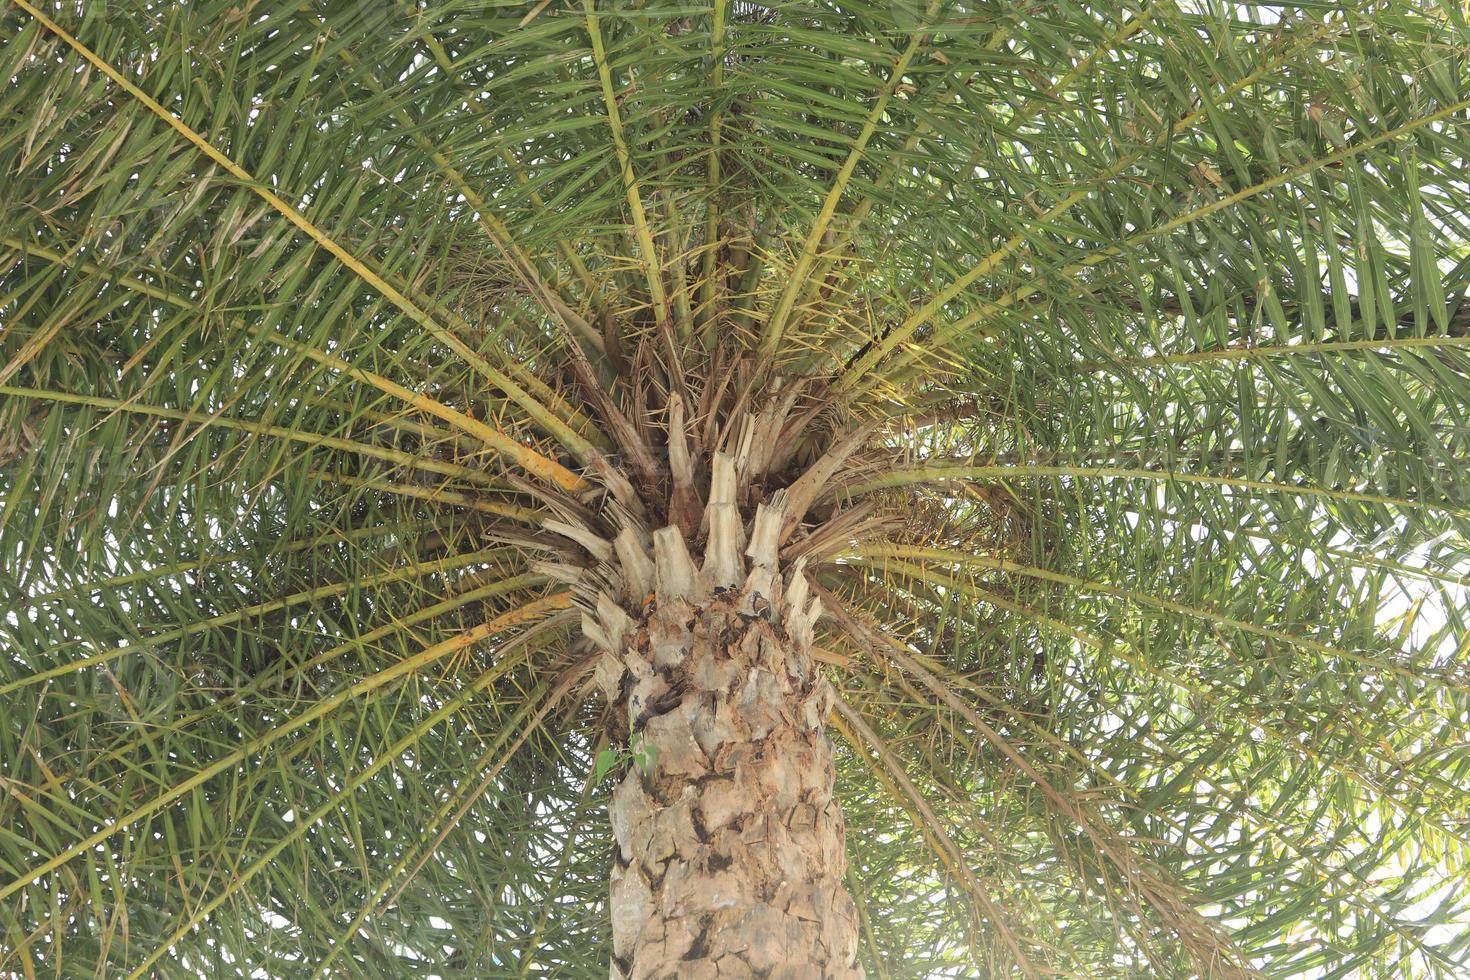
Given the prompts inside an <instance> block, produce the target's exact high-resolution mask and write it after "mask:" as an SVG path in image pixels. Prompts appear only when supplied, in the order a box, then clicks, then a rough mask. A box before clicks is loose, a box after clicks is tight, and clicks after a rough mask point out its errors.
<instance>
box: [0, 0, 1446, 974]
mask: <svg viewBox="0 0 1470 980" xmlns="http://www.w3.org/2000/svg"><path fill="white" fill-rule="evenodd" d="M1466 18H1467V15H1466V11H1465V8H1464V6H1463V5H1456V4H1453V3H1437V2H1428V0H1425V2H1417V0H1414V2H1410V0H1384V2H1360V3H1351V2H1349V3H1304V4H1295V5H1292V4H1288V5H1274V4H1272V5H1265V4H1253V3H1217V2H1213V0H1200V2H1183V0H1163V2H1150V3H1146V4H1122V5H1101V6H1099V5H1081V4H1075V3H1070V2H1066V0H1061V2H1053V3H1046V4H1009V3H968V2H959V0H954V2H950V0H930V2H920V0H888V2H872V3H869V2H863V0H858V2H845V0H844V2H841V3H826V2H820V0H816V2H801V3H795V2H793V3H784V2H776V0H771V2H769V3H765V4H756V3H749V2H745V0H714V3H713V4H705V3H700V4H685V3H639V2H631V0H629V2H617V3H610V2H606V0H604V2H601V3H596V2H593V0H583V2H580V3H571V2H563V0H541V2H538V3H532V4H516V3H500V2H469V0H449V2H443V3H438V2H434V0H421V2H415V3H408V2H401V0H306V2H293V3H275V2H271V0H262V2H253V0H230V2H211V0H199V2H188V3H178V4H154V3H142V2H133V0H107V2H105V3H52V4H45V3H42V2H41V0H11V2H10V4H9V5H8V6H7V7H6V8H5V10H4V13H3V14H0V33H3V37H4V47H3V49H0V77H3V79H4V80H5V87H4V90H3V93H0V187H3V193H0V612H3V615H0V973H6V974H7V975H9V974H12V973H13V974H16V975H20V976H27V977H30V976H109V977H110V976H128V975H130V974H131V975H139V976H143V975H147V976H169V977H172V976H178V977H195V976H221V977H227V976H242V977H245V976H269V977H296V976H302V977H307V976H313V975H331V976H337V975H343V976H361V977H399V976H405V977H407V976H423V977H430V976H437V977H445V978H448V977H492V976H495V977H499V976H506V977H511V976H514V977H527V976H552V975H555V976H602V975H606V973H607V957H608V950H607V940H606V936H607V919H608V909H607V899H606V877H607V869H608V855H609V847H610V843H609V840H610V838H609V834H608V831H607V829H606V827H605V818H604V812H603V811H604V803H605V795H606V786H602V785H598V784H597V780H595V779H593V778H592V777H593V776H594V775H595V774H594V772H593V770H594V765H595V763H594V760H596V759H597V758H598V757H599V755H601V754H603V753H606V752H608V751H612V752H613V753H614V756H616V753H618V752H620V751H621V750H622V747H621V746H613V747H611V748H610V747H609V746H608V745H607V744H606V743H605V740H604V735H603V733H604V731H605V729H606V722H607V713H608V710H609V709H608V708H607V706H606V705H605V704H604V703H603V702H602V701H601V700H600V699H599V698H597V697H596V696H594V695H591V694H590V693H589V692H588V690H587V688H586V687H585V685H584V684H583V680H584V677H583V671H584V667H585V662H584V661H585V657H584V651H583V649H582V646H581V644H580V639H579V637H580V633H579V622H580V620H579V617H578V615H577V612H576V611H575V610H574V609H573V608H572V607H571V602H570V600H569V598H568V595H567V592H566V591H565V590H564V589H563V588H562V586H561V584H560V583H558V582H557V581H556V580H555V578H554V576H548V575H547V574H546V572H545V568H544V567H543V566H542V565H541V564H539V563H538V562H537V560H536V558H537V551H536V547H537V546H536V545H534V544H527V543H526V541H527V540H530V539H529V538H526V539H522V538H517V537H516V534H515V533H513V532H511V531H507V530H506V529H507V528H517V527H524V528H530V529H536V528H539V527H540V526H541V525H542V524H543V523H544V521H545V520H546V519H547V517H548V513H547V512H546V511H545V510H544V508H543V506H542V503H541V502H542V501H544V500H545V499H547V494H550V493H553V492H555V493H560V494H564V495H565V496H566V498H567V499H572V498H573V496H574V495H577V494H583V495H585V494H586V493H588V492H589V487H594V486H602V485H607V484H608V483H609V481H611V480H613V478H614V476H613V475H614V474H615V473H616V472H617V471H619V470H620V469H626V470H627V471H629V472H637V471H638V467H639V466H641V465H643V464H642V463H640V461H639V460H638V459H636V458H633V457H630V456H629V455H628V454H627V453H625V452H623V447H624V436H623V435H622V434H620V432H619V431H617V430H616V429H615V427H613V426H610V425H609V424H607V421H606V420H607V418H608V417H609V415H608V413H607V412H606V411H605V409H604V407H603V406H601V403H598V402H596V401H595V400H594V399H592V398H590V396H588V395H587V391H588V390H589V384H588V381H587V379H589V378H592V379H599V380H600V381H602V382H603V383H605V384H606V385H607V386H608V388H609V390H610V391H612V392H613V393H614V395H615V396H616V398H618V399H621V400H622V401H621V404H622V405H623V407H624V408H625V409H626V410H627V416H628V418H630V419H631V420H632V421H630V422H629V423H628V424H629V425H630V426H632V427H634V428H639V427H641V426H643V425H644V421H643V416H640V415H639V414H638V411H641V410H642V407H643V406H641V405H640V406H633V407H629V406H630V405H631V402H632V400H633V399H634V394H633V392H634V388H632V387H630V386H628V385H626V384H625V381H624V380H620V379H627V378H630V377H639V376H669V377H672V376H673V375H675V374H676V373H677V371H676V370H675V367H674V363H675V362H677V361H678V359H679V358H681V357H682V358H684V359H685V366H686V367H687V368H688V371H689V373H690V375H691V376H695V377H698V379H699V384H700V385H702V386H704V388H705V389H706V390H709V386H713V385H716V384H723V383H724V380H723V379H725V378H726V377H729V378H730V379H733V380H732V381H731V384H732V385H739V384H749V383H751V379H752V377H757V376H759V377H766V376H769V377H774V378H783V379H793V380H800V381H801V382H802V383H803V384H808V385H810V386H811V388H812V389H814V390H815V389H818V388H819V389H820V390H821V391H822V392H823V393H824V394H823V398H824V399H825V400H824V401H823V402H821V403H820V405H821V410H822V412H823V413H825V414H824V415H823V416H822V417H823V418H829V419H833V420H835V421H833V422H832V424H833V425H834V426H837V425H839V424H846V422H847V421H849V420H857V421H859V422H861V423H862V424H863V425H865V426H868V427H869V430H868V431H871V432H872V433H875V435H874V438H873V444H872V445H871V446H867V447H865V450H864V453H862V454H859V455H857V456H855V457H854V458H853V460H852V461H851V463H850V465H848V466H847V467H846V468H845V469H844V471H843V472H842V473H841V474H840V476H839V478H838V481H837V484H838V485H837V488H836V489H835V490H834V491H832V493H831V494H830V499H828V500H827V501H825V504H824V505H825V506H828V507H829V508H831V512H832V513H835V514H839V515H840V514H843V513H850V514H852V515H853V517H852V524H851V527H857V526H859V525H861V526H862V527H865V528H879V529H881V530H882V532H883V533H881V534H876V535H875V534H863V535H857V534H854V535H851V536H850V539H847V538H842V534H841V533H838V532H833V533H834V535H835V537H833V539H832V540H818V538H819V535H816V534H813V535H811V536H810V537H809V538H807V539H806V540H807V541H808V542H810V544H809V547H810V550H811V557H812V567H813V569H814V573H813V577H814V581H815V583H816V584H817V585H818V586H820V587H821V588H822V589H823V590H825V592H826V594H827V595H828V596H829V597H830V599H831V609H832V610H833V611H834V615H832V616H830V617H829V618H828V620H827V621H826V622H825V623H824V624H823V628H822V631H821V632H820V634H819V636H818V641H817V643H818V648H819V653H820V659H821V660H822V661H823V663H824V664H825V665H826V669H828V670H829V671H830V672H831V676H832V679H833V682H834V684H836V686H837V687H838V689H839V691H840V694H841V703H840V706H839V711H838V713H837V714H836V715H835V716H834V731H835V735H836V737H837V743H838V746H839V775H838V788H839V795H840V798H841V799H842V800H843V803H844V808H845V812H846V819H847V825H848V827H849V835H850V839H849V851H850V859H851V861H852V865H853V870H852V873H851V875H850V882H849V884H850V887H851V889H852V891H853V893H854V896H855V897H856V899H857V901H858V908H859V911H860V915H861V919H862V929H863V944H864V945H863V951H862V955H863V957H864V961H863V962H864V967H865V969H866V970H867V972H868V974H869V975H870V976H874V977H883V978H889V977H933V976H986V977H990V976H995V977H1000V976H1010V975H1022V974H1027V973H1029V974H1030V975H1036V976H1040V975H1046V974H1047V973H1048V972H1056V973H1060V974H1063V975H1076V976H1086V977H1114V976H1115V977H1138V976H1199V975H1209V974H1212V973H1218V974H1219V975H1221V976H1241V975H1250V974H1251V973H1253V972H1259V973H1261V974H1264V975H1269V976H1281V977H1307V976H1310V977H1348V976H1361V977H1390V976H1392V977H1400V976H1403V977H1410V976H1412V977H1421V976H1422V977H1454V976H1464V975H1465V971H1466V970H1467V969H1470V907H1467V905H1470V857H1467V845H1470V742H1467V737H1466V732H1467V729H1470V670H1467V657H1470V639H1467V637H1470V630H1467V626H1466V610H1467V608H1470V604H1467V602H1466V599H1467V586H1470V545H1467V537H1466V535H1467V529H1470V483H1467V478H1466V475H1465V474H1466V472H1467V465H1470V302H1467V299H1466V297H1467V286H1470V213H1467V210H1466V201H1467V200H1470V183H1467V177H1466V175H1467V173H1470V77H1467V69H1470V65H1467V56H1466V52H1467V51H1470V25H1467V19H1466ZM660 337H671V338H674V339H673V341H672V342H671V343H670V345H669V347H668V349H667V350H665V349H664V348H662V347H659V346H658V345H657V343H655V342H653V341H649V342H648V343H644V342H643V341H645V340H648V339H649V338H660ZM620 385H622V387H619V386H620ZM590 387H595V385H592V386H590ZM639 390H641V389H639ZM657 410H658V412H662V411H663V408H662V407H661V406H658V407H657ZM645 414H654V408H653V407H649V408H648V412H647V413H645ZM639 431H642V430H641V428H640V429H639ZM654 464H656V465H658V466H662V465H663V464H662V461H660V460H655V461H654ZM531 486H535V487H537V488H551V489H550V490H538V492H536V493H532V492H529V491H528V487H531ZM844 508H848V509H847V510H844ZM834 523H836V520H835V519H834ZM839 530H840V528H839ZM527 533H528V534H529V533H530V532H529V531H528V532H527ZM838 538H842V539H841V540H838ZM614 756H606V755H604V756H603V758H613V757H614Z"/></svg>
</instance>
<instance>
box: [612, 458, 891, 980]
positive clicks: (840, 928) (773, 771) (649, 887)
mask: <svg viewBox="0 0 1470 980" xmlns="http://www.w3.org/2000/svg"><path fill="white" fill-rule="evenodd" d="M729 476H730V474H729V472H728V466H727V465H726V463H725V461H724V460H718V459H717V460H716V465H715V473H714V474H713V477H714V479H713V485H712V487H711V494H710V501H709V510H708V513H707V519H708V523H707V525H706V527H707V529H708V539H707V542H706V546H705V556H704V561H703V562H702V567H699V568H696V566H695V563H694V562H693V561H692V560H691V558H690V555H689V553H688V550H687V548H686V545H685V542H684V537H683V534H682V533H681V532H680V530H679V529H678V528H677V527H667V528H664V529H662V530H659V531H656V532H654V533H653V535H652V536H651V537H652V542H651V543H652V549H651V550H652V562H648V561H647V560H646V558H644V557H635V556H634V552H635V551H636V552H637V554H638V555H639V556H645V555H646V552H645V551H644V545H643V544H642V543H641V542H640V541H639V540H638V536H637V535H635V534H632V533H628V534H624V535H622V536H621V537H620V538H619V540H618V541H617V542H616V543H615V548H616V550H617V551H618V552H619V555H620V559H621V560H620V562H619V564H620V565H621V566H622V577H623V580H624V585H625V588H626V592H625V595H624V602H614V601H612V600H611V599H610V598H608V597H607V596H605V595H604V596H602V597H599V600H598V602H597V609H596V614H595V615H592V614H589V615H588V616H586V617H585V619H584V631H585V632H586V634H587V635H588V637H589V638H591V639H592V640H594V642H596V643H598V644H599V645H600V646H602V647H603V648H604V649H605V651H606V653H605V655H604V657H603V663H602V665H601V666H600V667H599V670H598V676H597V683H598V684H599V685H600V686H602V687H603V689H604V691H605V692H606V693H607V695H608V696H609V699H610V700H612V701H613V702H614V703H616V704H619V705H620V706H621V707H622V708H623V709H624V710H625V711H626V716H625V717H626V718H627V720H628V725H629V728H628V733H629V736H630V744H631V745H633V746H634V748H635V749H639V750H641V755H640V756H639V758H640V759H641V760H642V761H641V762H638V763H635V764H633V765H630V766H629V768H628V770H627V772H626V773H625V774H624V775H623V776H622V778H621V781H620V782H619V783H618V785H617V786H616V788H615V789H614V791H613V795H612V801H611V804H610V816H611V820H612V827H613V833H614V836H615V838H616V841H617V847H616V851H615V855H614V866H613V870H612V893H611V902H612V933H613V964H612V971H611V972H612V976H613V978H615V980H618V978H631V980H644V978H663V977H681V978H683V977H691V978H700V977H707V978H714V977H786V978H818V977H821V978H827V977H835V978H851V977H861V976H862V975H863V974H862V970H861V968H860V967H859V966H858V963H857V935H858V933H857V929H858V919H857V913H856V910H855V908H854V905H853V902H852V899H851V897H850V896H849V895H848V894H847V891H846V889H845V887H844V881H845V877H846V870H847V861H846V856H845V853H844V846H845V834H844V829H843V821H842V811H841V808H840V806H839V805H838V803H837V801H836V800H835V799H834V797H833V762H832V746H831V742H830V741H829V739H828V737H827V735H826V725H827V716H828V712H829V711H830V709H831V706H832V698H833V693H832V690H831V687H830V685H829V684H828V683H827V681H826V680H825V679H824V678H823V677H822V676H821V674H820V673H818V672H817V671H816V670H815V669H814V666H813V662H812V656H811V643H812V624H813V622H814V621H815V619H816V618H817V616H818V615H819V614H820V606H819V603H818V602H817V600H816V599H814V598H812V597H811V596H810V595H809V592H808V586H807V582H806V578H805V575H804V572H803V569H802V565H801V562H799V561H798V562H796V563H793V564H792V565H791V566H790V567H789V568H786V569H784V570H783V569H781V568H779V567H778V561H777V542H778V539H779V537H780V535H781V532H782V528H783V523H784V522H785V520H786V510H785V507H784V499H781V497H782V495H780V494H777V499H774V500H773V501H771V502H770V503H769V504H767V505H762V506H761V507H760V509H759V510H758V511H757V513H756V515H755V518H754V520H753V521H752V522H751V527H750V543H749V547H748V548H747V547H744V544H745V543H744V541H743V540H741V539H743V537H744V535H745V527H744V526H743V524H742V523H741V522H740V521H739V520H738V519H736V518H735V517H734V513H735V511H734V506H733V503H734V502H733V499H732V496H731V490H730V487H729V486H722V485H721V484H722V483H728V482H729ZM724 508H728V510H726V509H724ZM742 550H743V552H744V554H743V555H742V554H741V552H742ZM745 559H748V560H745ZM650 566H651V567H650ZM650 573H651V574H650ZM650 577H651V578H652V580H653V581H652V584H653V586H654V587H653V590H652V594H651V595H645V596H644V597H643V601H642V602H639V603H629V602H627V600H628V599H629V598H631V597H632V596H635V595H636V594H637V591H638V588H639V587H641V586H643V585H644V584H645V583H647V582H648V579H649V578H650ZM625 605H626V608H625ZM627 608H631V609H633V610H634V613H633V614H632V615H630V614H629V612H628V611H627Z"/></svg>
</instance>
